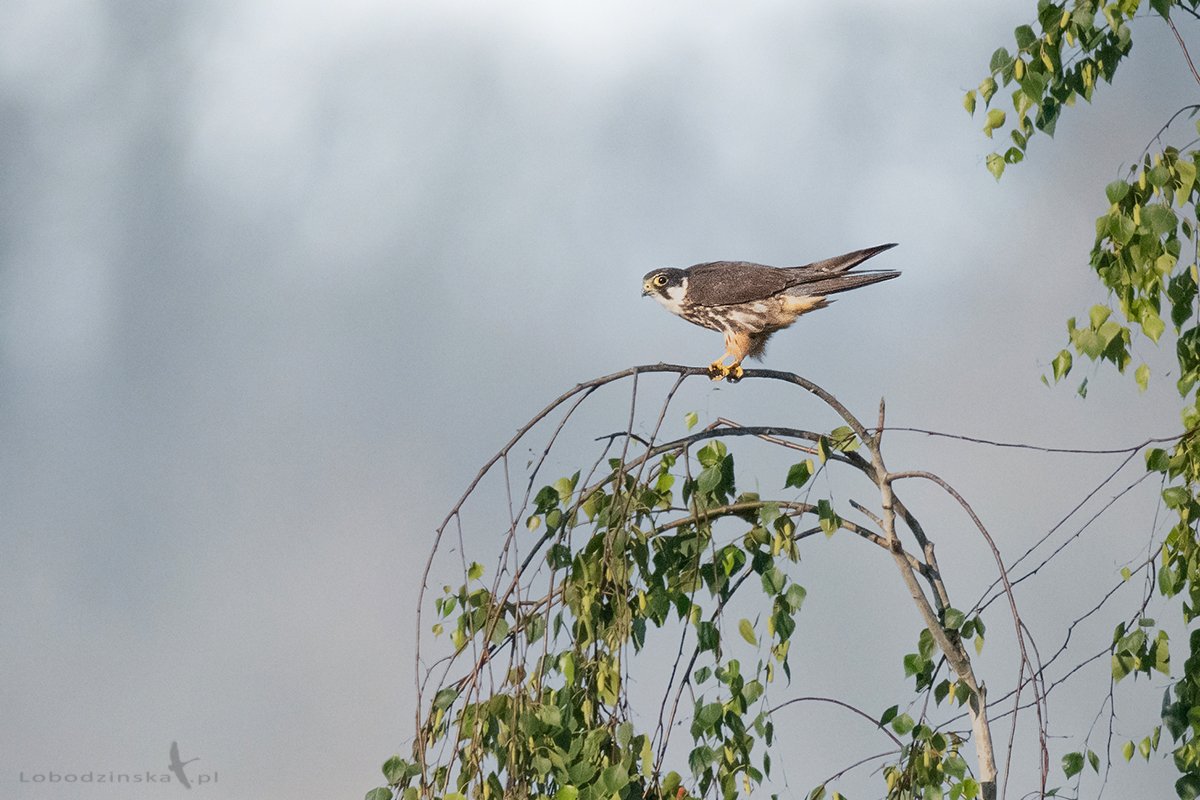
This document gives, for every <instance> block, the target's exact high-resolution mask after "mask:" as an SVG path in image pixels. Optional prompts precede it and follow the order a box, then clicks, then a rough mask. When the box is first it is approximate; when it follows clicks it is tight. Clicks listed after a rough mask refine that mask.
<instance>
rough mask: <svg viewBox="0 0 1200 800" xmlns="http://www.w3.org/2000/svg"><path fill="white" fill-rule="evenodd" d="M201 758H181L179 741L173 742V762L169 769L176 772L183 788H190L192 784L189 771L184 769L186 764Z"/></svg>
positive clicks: (168, 766)
mask: <svg viewBox="0 0 1200 800" xmlns="http://www.w3.org/2000/svg"><path fill="white" fill-rule="evenodd" d="M199 760H200V759H199V758H189V759H188V760H187V761H180V760H179V743H178V742H171V763H170V764H168V765H167V769H169V770H171V772H174V773H175V777H176V778H178V779H179V782H180V783H182V784H183V788H185V789H190V788H192V784H191V782H190V781H188V776H187V773H186V772H184V771H183V767H184V765H185V764H190V763H192V762H193V761H199Z"/></svg>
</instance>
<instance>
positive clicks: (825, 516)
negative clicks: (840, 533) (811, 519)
mask: <svg viewBox="0 0 1200 800" xmlns="http://www.w3.org/2000/svg"><path fill="white" fill-rule="evenodd" d="M817 516H818V517H820V525H821V530H823V531H825V536H826V537H830V536H833V534H834V533H836V532H837V530H838V528H840V527H842V518H841V517H839V516H838V515H837V514H836V513H834V511H833V507H832V506H830V505H829V501H828V500H818V501H817Z"/></svg>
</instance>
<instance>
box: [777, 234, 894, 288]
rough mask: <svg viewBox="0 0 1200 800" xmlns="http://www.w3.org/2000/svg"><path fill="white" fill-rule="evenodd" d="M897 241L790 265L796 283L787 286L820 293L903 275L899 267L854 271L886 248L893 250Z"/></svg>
mask: <svg viewBox="0 0 1200 800" xmlns="http://www.w3.org/2000/svg"><path fill="white" fill-rule="evenodd" d="M895 246H896V245H895V243H891V244H881V245H877V246H875V247H868V248H866V249H865V250H855V251H854V252H853V253H846V254H845V255H841V256H835V257H834V258H827V259H824V260H823V261H815V262H813V263H812V264H806V265H804V266H802V267H790V268H789V269H788V271H789V272H791V273H792V275H793V280H794V281H795V283H793V284H792V286H790V287H789V288H788V289H787V293H788V294H796V295H809V296H820V295H828V294H837V293H838V292H847V291H850V290H851V289H857V288H859V287H860V286H869V285H870V284H872V283H879V282H880V281H886V280H891V279H892V278H895V277H897V276H899V275H900V273H899V272H898V271H896V270H872V271H870V272H850V270H852V269H853V268H854V267H856V266H858V265H859V264H861V263H862V262H864V261H866V260H867V259H868V258H871V257H872V256H876V255H879V254H880V253H882V252H883V251H884V250H891V249H892V248H893V247H895Z"/></svg>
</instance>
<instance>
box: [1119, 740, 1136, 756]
mask: <svg viewBox="0 0 1200 800" xmlns="http://www.w3.org/2000/svg"><path fill="white" fill-rule="evenodd" d="M1133 753H1134V747H1133V742H1126V743H1125V744H1123V745H1121V755H1123V756H1125V760H1126V761H1128V760H1129V759H1131V758H1133Z"/></svg>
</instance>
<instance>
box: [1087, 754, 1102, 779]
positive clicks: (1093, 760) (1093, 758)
mask: <svg viewBox="0 0 1200 800" xmlns="http://www.w3.org/2000/svg"><path fill="white" fill-rule="evenodd" d="M1087 757H1088V763H1089V764H1091V765H1092V772H1095V773H1097V774H1099V772H1100V756H1098V755H1096V751H1094V750H1088V751H1087Z"/></svg>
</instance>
